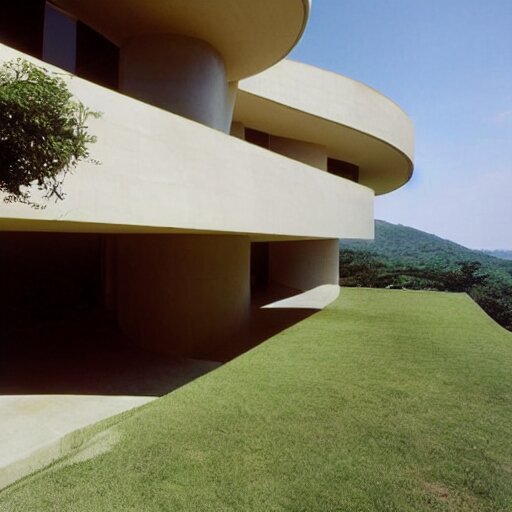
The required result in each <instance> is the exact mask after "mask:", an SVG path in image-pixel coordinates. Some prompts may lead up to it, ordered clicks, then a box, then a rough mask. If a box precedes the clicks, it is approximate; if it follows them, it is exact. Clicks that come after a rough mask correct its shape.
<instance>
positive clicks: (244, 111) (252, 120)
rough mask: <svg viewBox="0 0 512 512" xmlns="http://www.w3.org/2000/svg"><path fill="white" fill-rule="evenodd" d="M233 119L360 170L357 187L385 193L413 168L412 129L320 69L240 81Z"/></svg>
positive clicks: (279, 70) (378, 99) (378, 101)
mask: <svg viewBox="0 0 512 512" xmlns="http://www.w3.org/2000/svg"><path fill="white" fill-rule="evenodd" d="M234 120H235V121H239V122H242V123H243V124H245V125H246V126H249V127H251V128H255V129H257V130H261V131H264V132H267V133H270V134H273V135H277V136H281V137H288V138H292V139H297V140H302V141H305V142H311V143H315V144H320V145H323V146H326V147H327V153H328V156H329V157H331V158H335V159H338V160H344V161H346V162H350V163H352V164H355V165H357V166H359V182H360V183H361V184H363V185H366V186H368V187H370V188H372V189H373V190H374V191H375V193H376V194H384V193H386V192H390V191H392V190H395V189H397V188H398V187H400V186H402V185H403V184H404V183H406V182H407V181H408V180H409V179H410V177H411V175H412V169H413V158H414V128H413V126H412V123H411V120H410V119H409V117H408V116H407V114H406V113H405V112H404V111H403V110H402V109H401V108H400V107H399V106H398V105H396V104H395V103H394V102H392V101H391V100H389V99H388V98H386V97H385V96H383V95H382V94H380V93H378V92H377V91H375V90H374V89H372V88H370V87H368V86H366V85H364V84H362V83H360V82H357V81H355V80H351V79H350V78H347V77H344V76H341V75H337V74H335V73H331V72H328V71H324V70H322V69H318V68H315V67H312V66H308V65H306V64H301V63H298V62H293V61H289V60H287V61H283V62H281V63H279V64H277V65H276V66H274V67H272V68H270V69H268V70H267V71H265V72H263V73H261V74H259V75H257V76H254V77H252V78H249V79H247V80H243V81H242V82H240V88H239V93H238V97H237V103H236V107H235V114H234Z"/></svg>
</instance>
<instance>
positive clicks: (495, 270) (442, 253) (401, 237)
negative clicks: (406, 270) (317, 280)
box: [340, 220, 512, 286]
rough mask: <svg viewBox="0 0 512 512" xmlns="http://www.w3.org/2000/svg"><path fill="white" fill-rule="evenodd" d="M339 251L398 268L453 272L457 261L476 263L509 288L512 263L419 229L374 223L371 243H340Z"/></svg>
mask: <svg viewBox="0 0 512 512" xmlns="http://www.w3.org/2000/svg"><path fill="white" fill-rule="evenodd" d="M340 247H341V249H342V250H345V249H351V250H355V251H364V252H366V253H369V254H372V255H374V256H377V257H378V258H380V259H382V258H384V259H385V260H386V261H388V262H389V263H392V264H393V265H399V266H413V267H418V268H429V267H432V266H434V267H437V266H439V267H442V268H445V269H452V270H455V269H456V268H457V267H458V264H459V262H462V261H469V262H472V261H478V262H479V263H480V264H481V266H482V267H481V268H482V271H484V272H486V273H488V274H490V275H491V276H495V277H496V278H497V279H498V280H499V281H504V282H506V283H509V284H510V286H512V261H506V260H503V259H499V258H497V257H494V256H491V255H489V254H486V253H485V252H483V251H475V250H473V249H468V248H467V247H463V246H462V245H459V244H456V243H455V242H451V241H450V240H445V239H443V238H440V237H438V236H436V235H431V234H430V233H425V232H424V231H420V230H419V229H414V228H410V227H407V226H402V225H401V224H391V223H389V222H385V221H383V220H376V221H375V240H372V241H364V240H343V241H342V242H341V244H340Z"/></svg>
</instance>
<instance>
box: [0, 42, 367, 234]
mask: <svg viewBox="0 0 512 512" xmlns="http://www.w3.org/2000/svg"><path fill="white" fill-rule="evenodd" d="M18 56H24V55H23V54H21V53H19V52H16V51H14V50H12V49H10V48H8V47H6V46H2V45H0V62H2V61H5V60H8V59H12V58H16V57H18ZM25 57H26V56H25ZM29 60H32V61H34V60H35V59H29ZM44 66H45V67H47V68H51V66H49V65H47V64H44ZM69 83H70V88H71V90H72V91H73V93H74V94H75V95H76V96H77V97H78V99H80V100H81V101H83V102H84V103H85V104H86V105H87V106H88V107H89V108H91V109H94V110H99V111H101V112H103V116H102V118H101V119H98V120H95V119H91V120H90V121H89V123H88V124H89V126H90V129H89V131H90V132H91V133H92V134H94V135H96V136H97V138H98V141H97V143H96V144H93V145H91V147H90V152H91V157H92V158H94V159H96V160H98V161H99V162H100V165H94V163H91V162H84V163H82V164H80V165H79V167H78V168H77V169H76V170H75V172H74V173H73V174H71V175H69V176H68V177H67V178H66V181H65V184H64V191H65V193H66V194H67V195H66V198H65V200H64V201H59V202H54V201H50V202H48V203H47V207H46V209H43V210H34V209H33V208H30V207H29V206H27V205H22V204H4V203H3V202H1V201H0V230H26V231H38V230H41V231H65V230H67V231H85V232H87V231H88V232H112V233H116V232H121V233H122V232H125V233H126V232H139V233H144V232H153V233H166V232H167V233H168V232H194V233H197V232H198V231H199V232H203V233H204V232H214V233H219V232H221V233H243V234H247V235H249V236H251V237H252V238H253V239H258V240H278V239H286V238H288V239H301V238H302V239H303V238H313V237H319V238H371V237H373V195H374V194H373V191H372V190H370V189H368V188H366V187H364V186H361V185H358V184H355V183H352V182H350V181H348V180H344V179H341V178H338V177H336V176H332V175H329V174H328V173H324V172H319V171H318V169H315V168H312V167H311V166H308V165H304V164H302V163H300V162H295V161H293V160H290V159H289V158H284V157H282V156H281V155H278V154H275V153H272V152H270V151H267V150H264V149H262V148H259V147H256V146H254V145H251V144H248V143H247V142H244V141H241V140H238V139H237V138H235V137H231V136H229V135H226V134H223V133H221V132H219V131H217V130H212V129H210V128H208V127H205V126H202V125H200V124H198V123H195V122H192V121H189V120H187V119H184V118H182V117H179V116H176V115H174V114H171V113H168V112H166V111H163V110H160V109H158V108H155V107H151V106H149V105H146V104H144V103H142V102H139V101H136V100H133V99H131V98H128V97H126V96H124V95H121V94H118V93H114V92H112V91H109V90H107V89H104V88H102V87H99V86H96V85H94V84H91V83H89V82H87V81H85V80H81V79H79V78H72V79H71V80H70V81H69Z"/></svg>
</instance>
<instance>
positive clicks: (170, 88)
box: [119, 34, 236, 133]
mask: <svg viewBox="0 0 512 512" xmlns="http://www.w3.org/2000/svg"><path fill="white" fill-rule="evenodd" d="M119 89H120V90H121V91H122V92H124V93H126V94H128V95H130V96H132V97H133V98H137V99H140V100H142V101H145V102H147V103H150V104H152V105H155V106H157V107H160V108H163V109H165V110H169V111H170V112H174V113H175V114H178V115H180V116H183V117H187V118H188V119H192V120H194V121H197V122H199V123H202V124H205V125H207V126H210V127H212V128H216V129H217V130H221V131H223V132H226V133H227V132H229V128H230V126H231V119H232V116H233V107H234V100H235V97H236V82H234V83H232V84H231V85H228V82H227V79H226V70H225V66H224V62H223V60H222V57H221V56H220V55H219V54H218V53H217V51H216V50H215V49H214V48H213V47H212V46H210V45H209V44H208V43H206V42H204V41H200V40H198V39H194V38H191V37H183V36H176V35H165V34H158V35H152V36H143V37H138V38H134V39H130V40H129V41H128V42H126V43H125V44H124V45H123V46H122V47H121V52H120V65H119Z"/></svg>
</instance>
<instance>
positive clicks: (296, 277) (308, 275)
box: [269, 240, 339, 291]
mask: <svg viewBox="0 0 512 512" xmlns="http://www.w3.org/2000/svg"><path fill="white" fill-rule="evenodd" d="M269 252H270V255H269V260H270V261H269V278H270V281H271V282H274V283H279V284H283V285H285V286H289V287H290V288H295V289H297V290H301V291H307V290H311V288H315V287H316V286H320V285H323V284H338V283H339V241H338V240H304V241H298V242H273V243H270V244H269Z"/></svg>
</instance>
